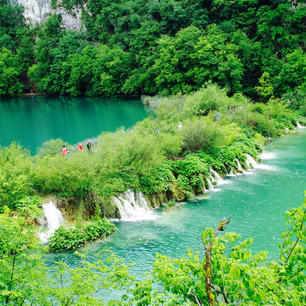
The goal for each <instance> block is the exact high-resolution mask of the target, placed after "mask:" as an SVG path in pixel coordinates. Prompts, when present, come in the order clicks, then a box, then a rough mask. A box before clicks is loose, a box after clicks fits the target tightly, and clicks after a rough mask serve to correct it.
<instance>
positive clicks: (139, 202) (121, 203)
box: [114, 190, 157, 221]
mask: <svg viewBox="0 0 306 306" xmlns="http://www.w3.org/2000/svg"><path fill="white" fill-rule="evenodd" d="M114 202H115V203H116V205H117V207H118V209H119V212H120V216H121V219H120V220H122V221H141V220H155V219H156V218H157V215H156V214H154V212H153V211H152V210H151V209H150V207H149V205H148V203H147V201H146V199H145V198H144V196H143V194H142V193H141V192H134V191H132V190H128V191H127V192H126V193H124V194H122V195H120V196H118V197H115V198H114Z"/></svg>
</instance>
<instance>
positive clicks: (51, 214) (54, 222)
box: [39, 201, 64, 243]
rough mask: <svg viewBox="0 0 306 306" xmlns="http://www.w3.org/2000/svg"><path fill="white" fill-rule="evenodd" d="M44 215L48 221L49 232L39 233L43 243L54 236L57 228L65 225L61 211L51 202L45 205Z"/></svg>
mask: <svg viewBox="0 0 306 306" xmlns="http://www.w3.org/2000/svg"><path fill="white" fill-rule="evenodd" d="M42 207H43V211H44V215H45V217H46V219H47V231H46V232H41V233H39V238H40V240H41V241H42V242H43V243H47V242H48V238H50V237H51V236H52V234H54V232H55V231H56V229H57V228H59V226H60V225H61V223H63V221H64V218H63V215H62V213H61V211H60V210H59V209H58V208H56V206H55V204H54V203H53V202H52V201H50V202H49V203H46V204H43V206H42Z"/></svg>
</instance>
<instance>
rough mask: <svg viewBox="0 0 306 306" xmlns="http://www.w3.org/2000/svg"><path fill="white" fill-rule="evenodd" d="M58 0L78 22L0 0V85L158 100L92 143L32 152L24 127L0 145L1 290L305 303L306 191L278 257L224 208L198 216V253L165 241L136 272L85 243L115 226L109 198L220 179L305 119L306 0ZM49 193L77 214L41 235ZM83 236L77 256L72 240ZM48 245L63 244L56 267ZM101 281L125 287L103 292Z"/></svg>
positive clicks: (19, 305) (175, 197) (149, 305)
mask: <svg viewBox="0 0 306 306" xmlns="http://www.w3.org/2000/svg"><path fill="white" fill-rule="evenodd" d="M52 6H53V7H54V8H55V7H61V8H62V9H65V10H66V11H67V12H68V13H69V12H70V13H71V14H74V10H75V9H78V10H79V11H80V12H81V14H82V26H81V28H80V30H70V29H67V28H65V26H64V24H63V21H62V17H61V15H60V14H52V15H50V16H48V18H46V20H45V22H44V23H42V24H30V23H29V21H26V20H25V18H24V17H23V10H24V8H23V7H22V6H18V5H12V4H9V3H8V1H6V0H0V97H8V96H18V95H22V94H31V95H35V94H39V95H47V96H49V95H54V96H98V97H118V96H126V97H140V96H144V98H143V100H144V103H146V104H148V105H149V106H150V107H151V108H152V109H153V111H152V113H151V114H150V115H149V116H148V118H146V119H144V120H142V121H140V122H138V123H137V124H135V125H134V126H133V127H132V128H130V129H125V128H119V129H118V130H117V131H116V132H114V133H111V132H104V133H101V134H100V135H99V136H97V138H96V139H95V141H94V144H93V146H92V148H91V150H84V151H82V152H79V151H78V150H77V148H76V146H75V145H74V144H69V143H67V142H65V141H64V140H62V139H50V140H49V141H47V142H45V143H43V144H42V145H41V147H40V148H39V150H38V152H37V154H36V155H34V156H33V155H31V154H30V152H29V151H28V150H27V149H25V148H23V147H22V146H21V145H20V144H19V143H17V142H13V143H11V145H9V146H6V147H4V146H0V305H14V306H29V305H31V306H32V305H33V306H70V305H73V306H95V305H96V306H102V305H105V306H106V305H108V306H119V305H122V306H128V305H132V306H180V305H181V306H204V305H205V306H226V305H233V306H234V305H241V306H244V305H245V306H260V305H262V306H266V305H273V306H281V305H284V306H303V305H306V200H305V201H304V203H303V204H302V203H295V204H294V205H293V206H292V207H296V206H297V205H298V204H300V205H301V206H299V207H297V208H292V209H290V210H289V211H287V212H286V214H285V219H286V223H287V228H286V230H285V231H284V233H283V234H282V235H281V243H280V245H279V250H278V252H277V253H278V256H277V258H271V257H269V255H268V253H267V252H266V251H260V252H254V251H253V250H252V241H253V240H252V239H251V238H249V239H246V240H245V239H242V238H241V236H240V235H239V234H236V233H232V232H231V229H230V228H231V222H232V221H231V220H230V219H223V220H221V221H220V222H219V223H218V224H217V225H215V226H214V228H203V232H202V236H201V238H199V244H202V250H203V251H202V252H201V253H199V252H196V251H193V250H191V249H190V250H189V251H188V253H187V254H186V255H185V256H183V257H180V258H172V257H171V256H166V255H163V254H156V259H155V262H154V263H153V265H152V271H151V272H150V273H147V274H146V275H145V276H144V277H142V279H140V280H139V278H137V277H135V275H133V274H132V273H131V272H130V270H131V268H132V264H127V263H125V262H124V260H123V259H121V258H119V257H117V256H116V255H115V254H112V252H111V251H110V250H104V251H103V252H102V253H101V254H96V255H97V257H98V259H97V260H95V261H93V260H92V259H91V258H88V256H87V254H86V248H85V249H81V250H80V249H79V248H80V247H82V246H84V245H85V244H86V243H87V242H89V241H93V240H97V239H102V238H106V237H107V236H109V235H111V234H113V233H114V232H115V231H116V229H117V227H116V225H114V223H112V222H111V221H110V220H109V219H113V218H120V212H119V210H118V207H117V206H116V205H115V204H114V202H113V200H114V197H116V196H119V195H121V194H123V193H125V192H127V191H128V190H133V191H135V192H141V193H142V194H143V195H144V197H145V198H146V199H147V201H148V203H149V204H150V206H151V208H161V209H165V210H167V209H169V210H171V209H172V207H173V206H175V203H176V202H180V201H185V200H186V201H187V200H188V199H191V198H193V197H195V196H197V195H201V194H204V193H205V192H206V191H208V190H209V189H211V188H212V187H211V186H210V185H209V183H210V176H211V170H213V171H216V172H217V173H218V174H219V175H220V176H221V177H225V176H227V175H228V174H230V173H233V174H237V173H239V172H242V171H244V170H246V169H248V168H249V167H250V166H249V164H248V161H247V156H250V157H252V158H253V159H255V160H256V161H257V162H260V157H259V155H260V153H261V152H262V150H263V148H264V146H265V145H266V144H267V143H269V142H270V140H271V139H273V138H276V137H280V136H282V135H290V134H293V133H294V130H295V129H296V127H297V125H298V124H303V125H305V124H306V119H305V116H306V53H305V49H306V28H305V25H306V5H305V1H301V0H295V1H286V0H272V1H261V0H228V1H222V0H207V1H202V0H184V1H182V0H148V1H140V0H127V1H123V0H113V1H109V0H99V1H97V0H88V1H85V0H62V1H57V0H52ZM33 101H34V100H33ZM0 103H1V101H0ZM33 103H34V102H33ZM63 146H66V147H67V149H68V150H69V154H68V155H67V156H63V155H62V154H61V152H60V150H61V148H62V147H63ZM238 165H241V167H242V169H239V167H238ZM251 168H252V166H251ZM282 187H283V188H286V186H282ZM50 196H52V197H54V198H56V199H58V200H59V201H60V203H61V210H62V213H63V215H64V217H65V219H66V221H67V224H68V226H61V227H59V228H58V229H57V230H56V232H55V233H54V235H53V236H52V237H51V238H50V240H49V243H48V244H47V245H42V244H41V243H40V242H39V238H38V232H39V230H40V229H39V225H40V216H41V215H42V203H43V201H45V199H47V198H48V197H50ZM224 205H226V203H225V204H224ZM74 250H78V251H77V252H76V253H75V256H77V257H78V261H77V262H78V264H75V265H73V266H70V265H69V264H67V263H66V262H65V254H68V253H69V252H71V251H74ZM186 251H187V250H186ZM50 253H57V254H56V255H58V257H56V258H57V260H56V261H55V262H54V263H53V266H52V267H50V265H48V256H50V255H51V254H50ZM52 255H54V254H52ZM54 256H55V255H54ZM59 258H60V259H59ZM107 291H108V292H120V297H118V298H113V299H109V298H107V299H106V298H105V296H104V295H106V292H107ZM108 296H109V295H108Z"/></svg>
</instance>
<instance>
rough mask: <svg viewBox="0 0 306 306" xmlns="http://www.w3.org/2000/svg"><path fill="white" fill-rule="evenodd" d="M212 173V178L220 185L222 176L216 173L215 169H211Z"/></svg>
mask: <svg viewBox="0 0 306 306" xmlns="http://www.w3.org/2000/svg"><path fill="white" fill-rule="evenodd" d="M210 172H211V174H212V176H213V177H214V178H215V181H216V183H217V184H218V183H219V182H220V180H221V176H220V175H219V174H218V173H217V172H216V171H214V170H213V169H211V170H210Z"/></svg>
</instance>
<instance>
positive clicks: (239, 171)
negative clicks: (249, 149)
mask: <svg viewBox="0 0 306 306" xmlns="http://www.w3.org/2000/svg"><path fill="white" fill-rule="evenodd" d="M235 161H236V163H237V169H238V172H237V173H236V175H239V174H241V173H243V169H242V166H241V164H240V162H239V160H238V159H237V158H236V159H235Z"/></svg>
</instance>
